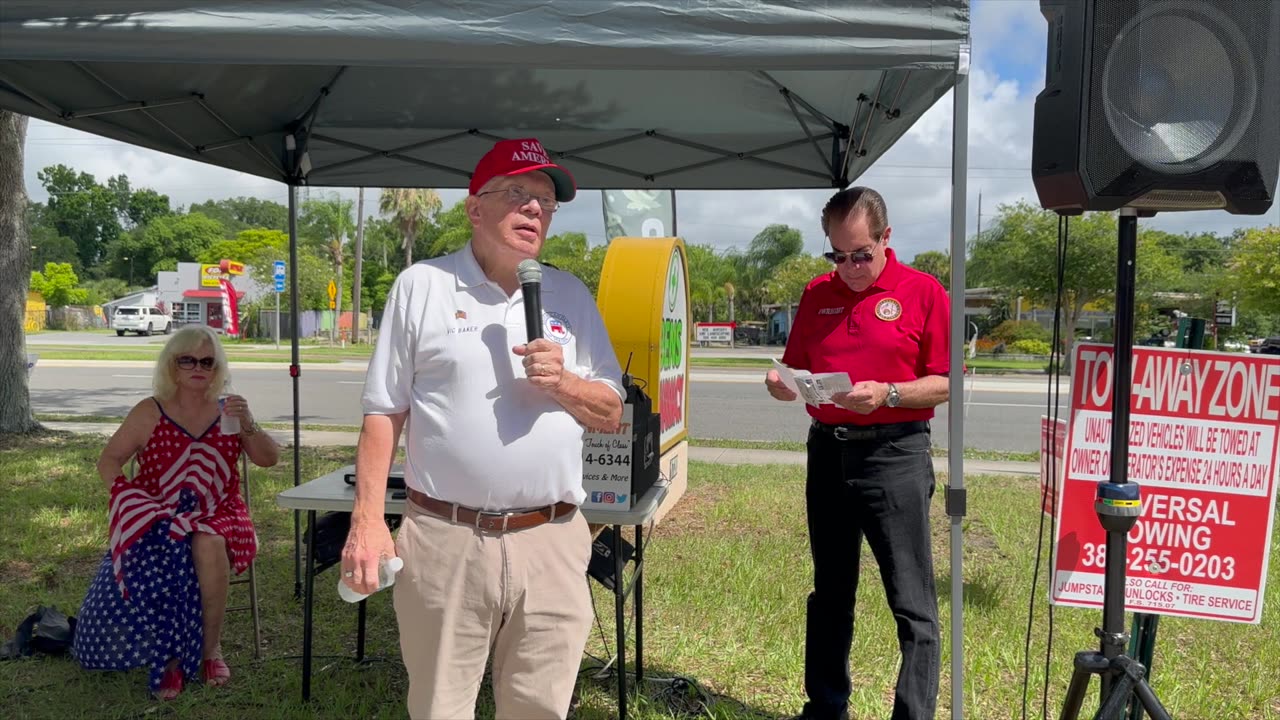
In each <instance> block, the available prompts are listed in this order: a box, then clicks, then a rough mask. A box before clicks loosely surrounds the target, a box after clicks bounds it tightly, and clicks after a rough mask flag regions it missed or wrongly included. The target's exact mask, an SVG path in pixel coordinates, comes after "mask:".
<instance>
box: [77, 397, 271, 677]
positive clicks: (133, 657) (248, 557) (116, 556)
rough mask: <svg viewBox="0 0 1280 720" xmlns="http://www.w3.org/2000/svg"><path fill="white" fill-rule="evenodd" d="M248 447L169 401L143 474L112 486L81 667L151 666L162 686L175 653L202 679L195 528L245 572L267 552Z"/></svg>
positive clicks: (84, 621)
mask: <svg viewBox="0 0 1280 720" xmlns="http://www.w3.org/2000/svg"><path fill="white" fill-rule="evenodd" d="M156 405H157V407H159V406H160V403H159V402H156ZM240 450H241V446H240V437H239V435H223V434H222V431H221V429H220V428H219V422H218V421H217V420H214V422H213V424H212V425H210V426H209V427H208V428H206V429H205V431H204V432H203V433H201V434H200V435H199V436H194V435H192V434H191V433H189V432H187V430H186V429H184V428H183V427H182V426H180V425H178V424H177V423H176V422H174V421H173V420H172V419H171V418H169V416H168V415H166V414H165V412H164V408H163V407H160V420H159V421H158V422H157V423H156V426H155V428H154V429H152V431H151V437H150V438H149V439H148V440H147V444H146V446H145V447H143V449H142V451H141V452H140V453H138V474H137V476H136V477H135V478H134V479H133V480H132V481H127V480H125V479H124V478H123V477H121V478H117V479H116V481H115V483H113V484H112V486H111V506H110V511H109V520H110V544H109V548H108V549H107V552H106V554H105V555H104V556H103V558H102V565H101V566H100V567H99V570H98V573H97V575H96V576H95V577H94V579H93V581H92V583H90V585H89V592H88V594H87V595H86V597H85V601H84V604H83V605H82V606H81V607H80V615H79V617H78V618H77V623H76V633H75V637H74V640H73V645H72V653H73V655H74V656H75V658H76V659H77V660H78V661H79V663H80V665H81V667H83V668H85V669H86V670H129V669H132V668H136V667H147V668H150V671H151V676H150V687H151V690H152V691H153V692H154V691H156V690H158V689H159V687H160V682H161V680H162V678H163V676H164V667H165V665H166V664H167V663H168V662H169V660H170V659H172V658H178V659H179V663H180V664H179V666H180V667H181V668H182V672H183V675H184V676H185V680H186V682H188V683H190V682H195V681H196V679H197V678H198V677H199V675H198V674H199V670H200V660H201V654H202V650H203V644H204V642H203V640H204V635H203V626H202V612H201V606H200V585H199V581H198V580H197V578H196V570H195V563H194V561H193V559H192V555H191V538H192V533H193V532H204V533H210V534H215V535H221V536H222V537H223V538H224V539H225V540H226V543H227V552H228V554H229V556H230V559H231V568H232V570H233V571H234V572H235V573H236V574H239V573H241V572H243V571H244V570H245V569H246V568H248V567H249V564H250V563H251V562H252V561H253V558H254V556H255V555H256V554H257V549H258V541H257V535H256V533H255V532H254V528H253V523H252V522H251V521H250V520H249V513H248V511H247V510H246V508H245V506H244V499H243V497H242V496H241V494H240V470H239V464H238V460H239V456H240Z"/></svg>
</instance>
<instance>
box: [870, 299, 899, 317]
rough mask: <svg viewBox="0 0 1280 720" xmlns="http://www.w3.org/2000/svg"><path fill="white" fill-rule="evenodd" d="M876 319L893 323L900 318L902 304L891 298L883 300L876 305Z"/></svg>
mask: <svg viewBox="0 0 1280 720" xmlns="http://www.w3.org/2000/svg"><path fill="white" fill-rule="evenodd" d="M876 317H878V318H880V319H881V320H884V321H893V320H897V319H898V318H900V317H902V304H901V303H899V302H898V301H897V300H894V299H893V298H885V299H883V300H881V301H880V302H878V303H876Z"/></svg>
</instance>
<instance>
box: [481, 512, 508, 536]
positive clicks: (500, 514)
mask: <svg viewBox="0 0 1280 720" xmlns="http://www.w3.org/2000/svg"><path fill="white" fill-rule="evenodd" d="M514 514H515V513H510V512H488V511H485V510H477V511H476V529H477V530H483V529H484V528H482V527H480V518H482V517H484V516H485V515H488V516H489V517H500V518H502V532H506V531H507V523H508V522H509V521H510V520H511V516H512V515H514Z"/></svg>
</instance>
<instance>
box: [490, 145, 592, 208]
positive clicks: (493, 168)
mask: <svg viewBox="0 0 1280 720" xmlns="http://www.w3.org/2000/svg"><path fill="white" fill-rule="evenodd" d="M534 170H541V171H542V172H544V173H546V174H547V175H548V176H550V178H551V182H552V183H554V184H555V186H556V200H559V201H560V202H568V201H570V200H572V199H573V198H574V196H575V195H577V194H578V187H577V185H576V184H575V183H574V181H573V176H572V175H570V174H569V171H568V170H565V169H564V168H562V167H560V166H559V165H556V164H555V163H553V162H551V157H550V156H549V155H547V151H546V150H544V149H543V148H542V143H540V142H538V141H537V140H536V139H534V138H522V139H518V140H500V141H498V142H496V143H494V145H493V148H492V149H491V150H489V152H487V153H485V154H484V157H482V158H480V162H478V163H476V169H475V172H473V173H472V174H471V185H470V187H469V188H468V189H469V191H470V193H471V194H472V195H475V194H476V193H477V192H480V188H482V187H484V184H485V183H487V182H489V181H490V180H492V179H493V178H495V177H498V176H501V175H520V174H521V173H527V172H533V171H534Z"/></svg>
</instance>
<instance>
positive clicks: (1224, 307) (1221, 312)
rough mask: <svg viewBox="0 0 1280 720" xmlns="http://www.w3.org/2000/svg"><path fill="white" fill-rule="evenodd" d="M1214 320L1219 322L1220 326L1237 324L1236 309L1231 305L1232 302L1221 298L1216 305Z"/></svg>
mask: <svg viewBox="0 0 1280 720" xmlns="http://www.w3.org/2000/svg"><path fill="white" fill-rule="evenodd" d="M1213 321H1214V322H1215V323H1217V324H1218V326H1219V327H1221V326H1226V327H1231V326H1232V325H1235V323H1236V309H1235V308H1234V307H1232V306H1231V303H1230V302H1227V301H1226V300H1219V301H1218V302H1217V304H1216V306H1215V307H1214V311H1213Z"/></svg>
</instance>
